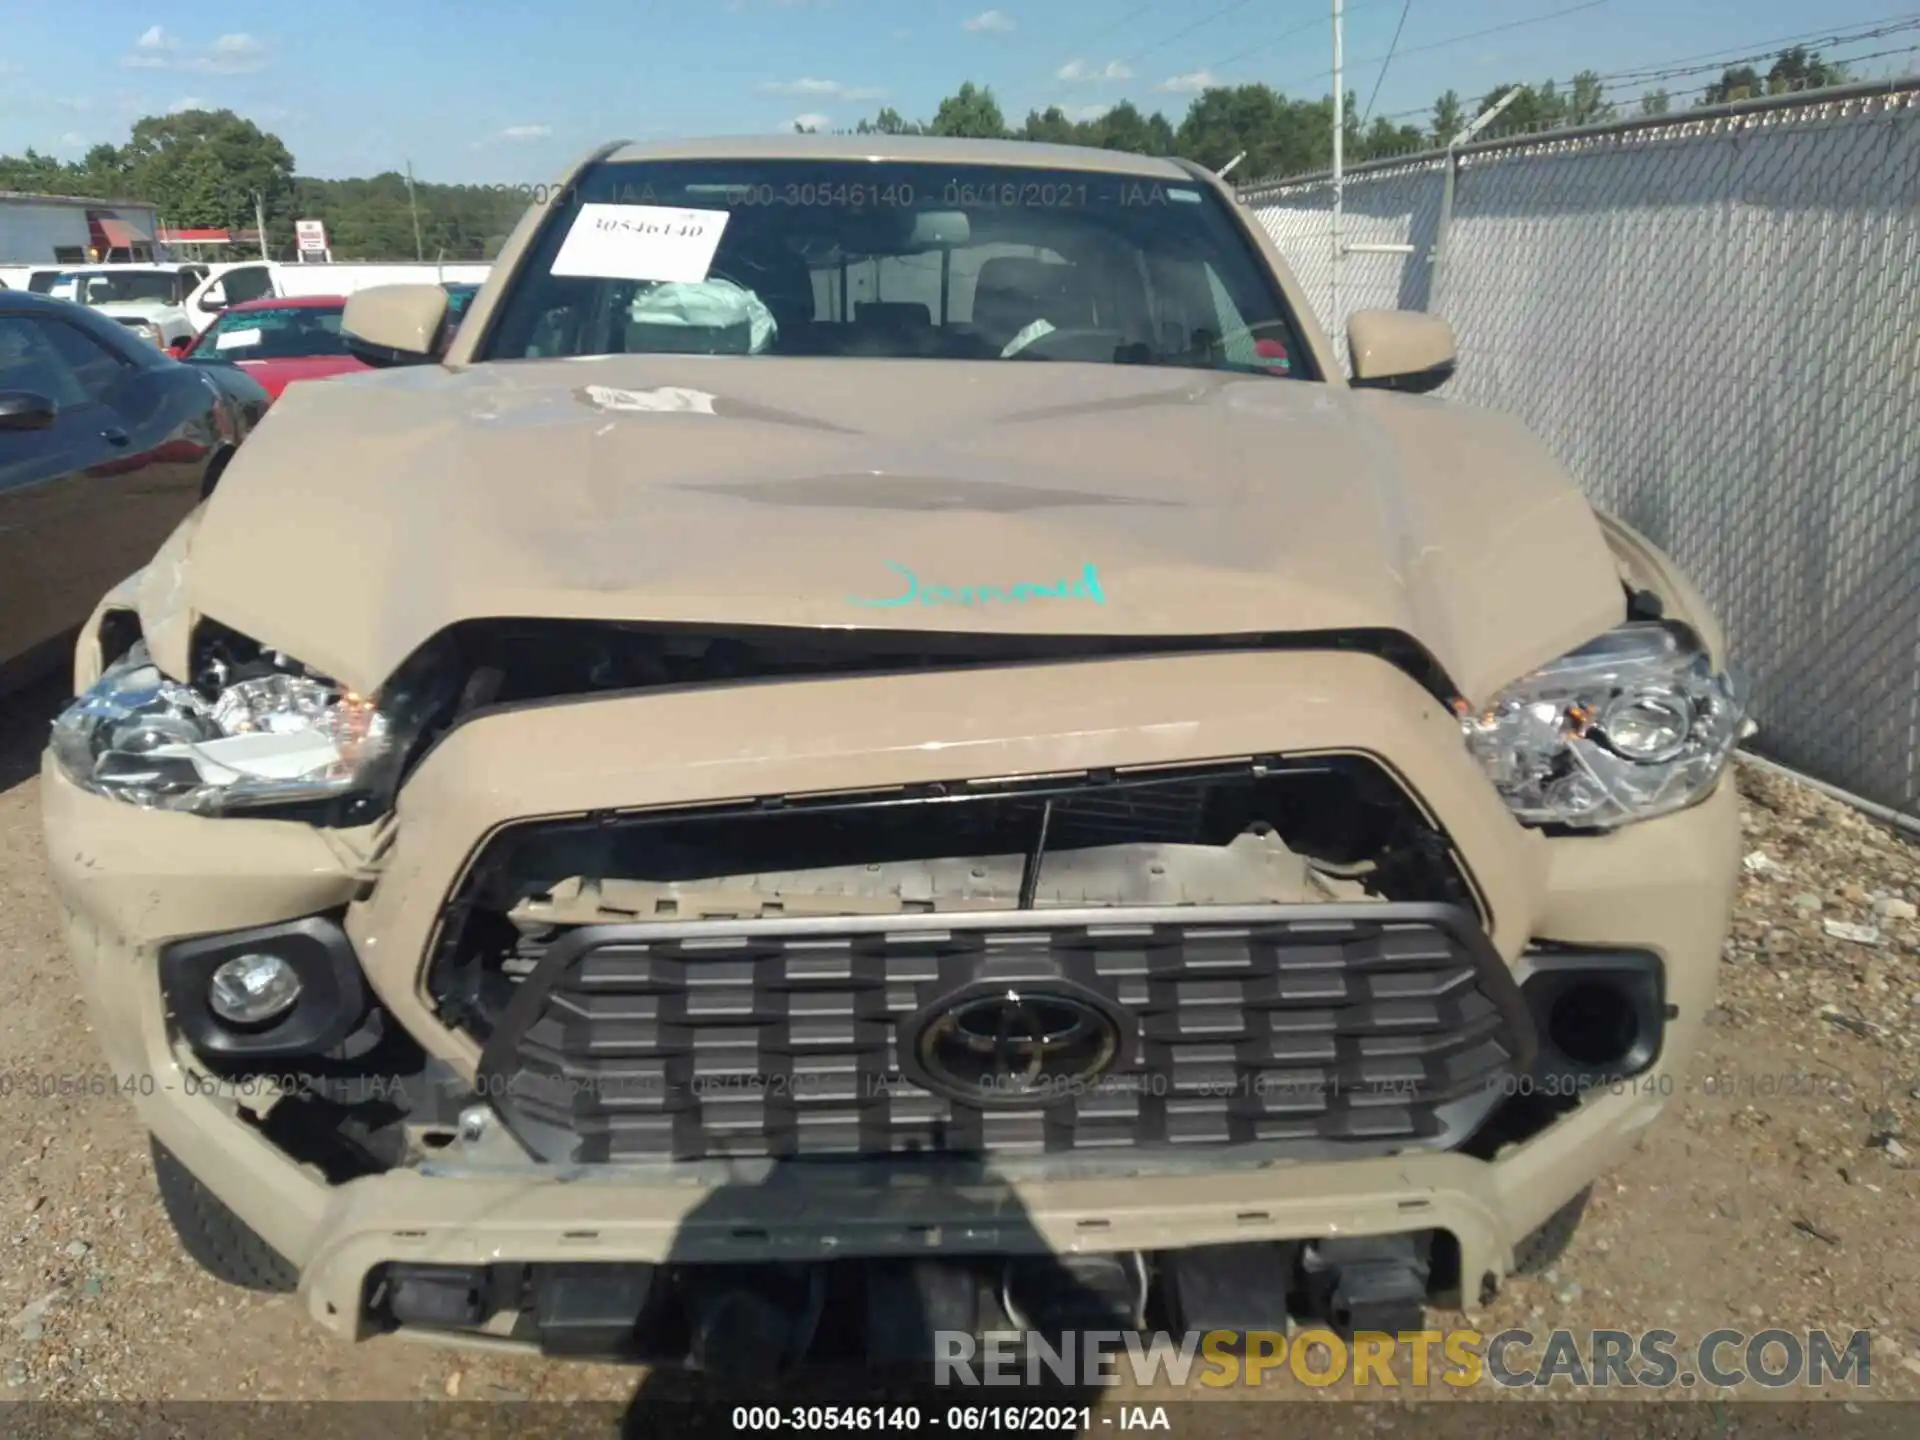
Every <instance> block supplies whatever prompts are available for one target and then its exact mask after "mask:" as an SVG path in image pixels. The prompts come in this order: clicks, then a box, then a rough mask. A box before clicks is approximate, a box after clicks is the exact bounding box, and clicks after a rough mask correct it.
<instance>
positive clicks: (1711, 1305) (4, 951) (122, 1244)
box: [0, 687, 1920, 1433]
mask: <svg viewBox="0 0 1920 1440" xmlns="http://www.w3.org/2000/svg"><path fill="white" fill-rule="evenodd" d="M54 688H57V687H54ZM54 703H56V697H55V695H54V694H53V691H52V690H50V689H49V688H47V687H41V688H40V689H39V690H36V691H35V692H33V693H30V694H29V695H27V696H25V697H21V696H14V697H10V698H7V699H0V1074H13V1075H16V1076H20V1075H29V1074H47V1073H62V1072H70V1071H85V1070H86V1069H88V1068H90V1067H91V1066H92V1065H93V1063H94V1055H93V1044H92V1040H91V1037H90V1036H89V1034H88V1031H87V1021H86V1017H85V1014H84V1013H83V1011H82V1007H81V1003H80V998H79V995H78V991H77V986H76V984H75V982H74V979H73V977H72V973H71V971H70V968H69V964H68V961H67V959H66V956H65V954H64V952H63V950H62V948H61V945H60V943H59V941H58V937H57V933H56V924H55V908H54V903H53V901H52V899H51V897H50V895H49V891H48V887H47V882H46V878H45V870H44V865H43V858H42V854H41V846H40V833H39V814H38V803H37V790H38V784H39V782H38V779H37V778H36V774H35V767H36V763H37V752H38V749H39V746H40V744H41V741H42V739H43V737H44V733H45V729H44V727H45V724H46V720H47V718H48V716H49V714H50V713H51V709H52V706H53V705H54ZM1741 784H1742V790H1743V794H1744V796H1745V799H1746V807H1745V811H1746V819H1745V824H1746V827H1747V840H1746V846H1745V848H1746V849H1747V851H1748V852H1750V853H1749V854H1748V859H1747V873H1746V875H1745V878H1744V880H1743V882H1742V888H1743V903H1742V905H1741V909H1740V913H1739V917H1738V921H1737V924H1736V928H1735V933H1734V936H1733V938H1732V940H1731V941H1730V942H1729V944H1728V947H1727V950H1726V954H1725V957H1724V963H1723V965H1722V969H1721V978H1722V982H1723V983H1722V992H1721V997H1720V1003H1719V1006H1718V1008H1717V1009H1716V1010H1715V1011H1714V1013H1713V1015H1712V1017H1711V1022H1712V1023H1711V1027H1710V1029H1709V1031H1708V1035H1709V1040H1708V1045H1707V1049H1706V1053H1705V1054H1704V1055H1703V1056H1702V1057H1700V1059H1699V1061H1698V1063H1697V1065H1696V1067H1695V1074H1694V1076H1693V1078H1692V1080H1691V1082H1690V1083H1689V1085H1688V1087H1687V1090H1686V1093H1685V1094H1684V1096H1683V1097H1681V1098H1680V1099H1679V1100H1677V1102H1676V1104H1675V1105H1674V1107H1673V1108H1672V1109H1671V1110H1670V1111H1669V1112H1668V1113H1667V1115H1666V1116H1664V1117H1663V1118H1662V1120H1661V1122H1660V1123H1659V1124H1658V1126H1657V1127H1656V1128H1655V1131H1654V1133H1653V1134H1652V1136H1651V1138H1650V1139H1649V1141H1648V1142H1647V1144H1646V1146H1645V1148H1644V1149H1643V1150H1642V1151H1641V1152H1640V1153H1639V1154H1638V1155H1637V1156H1636V1157H1635V1158H1634V1159H1633V1160H1632V1161H1631V1162H1630V1163H1628V1164H1626V1165H1624V1166H1622V1167H1621V1168H1619V1169H1618V1170H1617V1171H1615V1172H1614V1173H1612V1174H1609V1175H1607V1176H1606V1177H1604V1179H1603V1180H1602V1182H1601V1183H1600V1185H1599V1186H1598V1187H1597V1189H1596V1193H1595V1200H1594V1204H1593V1206H1592V1208H1591V1209H1590V1211H1589V1213H1588V1216H1587V1219H1586V1222H1585V1224H1584V1225H1583V1227H1582V1228H1581V1230H1580V1232H1579V1234H1578V1236H1577V1238H1576V1239H1575V1241H1574V1243H1573V1246H1572V1248H1571V1249H1570V1251H1569V1252H1568V1254H1567V1255H1566V1256H1565V1257H1564V1258H1563V1260H1562V1262H1561V1263H1560V1264H1559V1265H1558V1267H1557V1268H1556V1269H1555V1270H1554V1271H1552V1272H1551V1273H1549V1274H1547V1275H1545V1276H1542V1277H1537V1278H1533V1279H1524V1280H1515V1281H1512V1282H1510V1283H1509V1285H1508V1286H1507V1288H1506V1289H1505V1290H1504V1291H1503V1293H1502V1294H1501V1295H1500V1296H1499V1297H1498V1299H1497V1300H1496V1301H1495V1302H1494V1303H1493V1304H1492V1305H1490V1306H1489V1307H1487V1308H1486V1309H1485V1310H1484V1311H1481V1312H1478V1313H1475V1314H1474V1315H1472V1316H1471V1317H1469V1318H1470V1319H1471V1321H1472V1323H1474V1324H1475V1325H1476V1326H1477V1327H1478V1328H1480V1329H1481V1330H1482V1331H1483V1332H1491V1331H1493V1330H1497V1329H1501V1328H1505V1327H1507V1326H1531V1327H1533V1328H1535V1329H1536V1330H1538V1329H1544V1328H1547V1326H1549V1325H1552V1324H1560V1325H1565V1326H1568V1327H1572V1328H1574V1329H1576V1330H1585V1329H1588V1328H1599V1327H1610V1328H1618V1329H1622V1330H1628V1331H1634V1332H1639V1331H1644V1330H1648V1329H1658V1328H1665V1329H1669V1330H1672V1331H1675V1332H1677V1334H1678V1335H1679V1336H1680V1337H1681V1339H1682V1341H1683V1342H1685V1341H1689V1340H1697V1339H1698V1338H1699V1337H1701V1336H1703V1335H1704V1334H1706V1333H1707V1332H1709V1331H1712V1330H1715V1329H1718V1328H1721V1327H1733V1328H1739V1329H1743V1330H1746V1331H1758V1330H1762V1329H1765V1328H1768V1327H1769V1326H1779V1327H1783V1328H1786V1329H1790V1330H1795V1331H1804V1330H1806V1329H1809V1328H1819V1327H1825V1328H1827V1329H1829V1330H1833V1331H1838V1332H1842V1333H1843V1334H1844V1333H1845V1332H1850V1331H1852V1330H1855V1329H1871V1330H1872V1331H1873V1333H1874V1336H1875V1339H1874V1347H1873V1365H1872V1382H1873V1383H1872V1385H1871V1387H1870V1389H1868V1390H1866V1391H1860V1390H1857V1389H1854V1388H1853V1387H1852V1386H1830V1387H1829V1389H1828V1392H1827V1393H1828V1395H1829V1396H1831V1398H1832V1401H1833V1403H1832V1405H1831V1413H1833V1414H1834V1417H1835V1418H1836V1419H1838V1418H1839V1415H1840V1414H1841V1413H1844V1412H1853V1411H1854V1410H1855V1408H1856V1405H1857V1402H1860V1401H1872V1400H1879V1399H1916V1398H1920V1225H1916V1223H1915V1221H1916V1217H1917V1216H1920V1206H1917V1205H1916V1200H1920V1172H1916V1169H1915V1163H1916V1162H1915V1154H1916V1153H1917V1152H1920V987H1916V985H1915V980H1914V977H1915V971H1916V963H1917V960H1916V957H1917V956H1920V922H1917V921H1916V920H1915V919H1914V918H1913V916H1914V910H1913V906H1912V904H1911V903H1909V902H1912V901H1920V847H1915V846H1913V845H1910V844H1906V843H1903V842H1901V841H1900V840H1898V839H1896V838H1894V837H1893V836H1892V835H1891V834H1890V833H1889V832H1887V831H1886V830H1884V829H1883V828H1881V827H1879V826H1877V825H1874V824H1872V823H1870V822H1868V821H1866V820H1864V819H1862V818H1861V817H1860V816H1858V815H1857V814H1855V813H1854V812H1852V811H1850V810H1847V809H1845V808H1843V807H1841V806H1839V805H1836V804H1834V803H1832V802H1830V801H1828V800H1826V799H1824V798H1823V797H1821V796H1819V795H1817V794H1815V793H1814V792H1812V791H1810V790H1808V789H1806V788H1805V787H1802V786H1799V785H1797V784H1793V783H1791V782H1786V781H1782V780H1780V779H1777V778H1774V777H1772V776H1771V775H1768V774H1766V773H1763V772H1757V771H1754V770H1751V769H1743V772H1742V781H1741ZM0 1157H4V1159H3V1160H0V1322H5V1323H4V1324H0V1371H4V1386H3V1387H0V1401H6V1400H26V1399H36V1398H37V1399H49V1400H65V1401H102V1402H105V1401H115V1400H158V1399H171V1400H199V1399H207V1400H213V1399H239V1398H258V1399H269V1398H270V1399H287V1400H291V1399H319V1398H334V1399H338V1398H360V1399H382V1400H395V1401H398V1400H415V1401H429V1400H431V1401H445V1400H447V1399H449V1398H453V1399H459V1400H489V1399H492V1400H515V1401H543V1400H602V1401H609V1402H625V1401H626V1400H627V1399H628V1398H629V1397H631V1396H632V1395H633V1394H634V1390H635V1385H636V1382H637V1381H638V1379H639V1375H638V1372H635V1371H632V1370H624V1369H618V1368H613V1367H605V1366H593V1365H581V1364H553V1363H544V1362H536V1361H523V1360H518V1359H502V1358H498V1357H495V1356H484V1355H472V1354H454V1353H448V1352H444V1351H439V1350H433V1349H428V1348H425V1347H421V1346H417V1345H413V1344H409V1343H405V1342H399V1341H376V1342H372V1343H368V1344H365V1345H361V1346H358V1347H349V1346H345V1345H342V1344H340V1343H338V1342H335V1341H333V1340H330V1339H328V1338H326V1337H324V1336H323V1335H321V1334H320V1333H319V1332H318V1331H316V1330H315V1329H313V1328H311V1327H310V1326H309V1324H308V1323H307V1321H306V1319H305V1317H304V1315H303V1313H302V1312H301V1310H300V1309H299V1307H298V1305H297V1304H296V1302H295V1301H293V1300H292V1299H290V1298H271V1299H269V1298H260V1297H256V1296H252V1295H248V1294H245V1293H243V1292H240V1291H236V1290H231V1289H228V1288H225V1287H223V1286H221V1285H219V1284H217V1283H216V1282H214V1281H212V1280H210V1279H208V1278H207V1277H205V1276H204V1275H202V1274H201V1273H200V1271H199V1270H197V1269H196V1268H195V1266H194V1265H193V1264H192V1262H191V1261H189V1260H188V1259H187V1257H186V1256H185V1255H184V1254H183V1253H182V1252H181V1250H180V1249H179V1247H178V1245H177V1244H176V1243H175V1241H174V1238H173V1235H172V1232H171V1231H170V1230H169V1228H168V1225H167V1222H166V1220H165V1219H164V1218H163V1216H162V1214H161V1211H160V1208H159V1205H158V1202H157V1200H156V1198H155V1194H154V1188H153V1177H152V1174H151V1170H150V1167H149V1163H148V1158H147V1147H146V1144H145V1139H144V1136H143V1135H142V1134H141V1132H140V1130H139V1127H138V1126H137V1125H136V1124H135V1121H134V1117H133V1113H132V1110H131V1108H130V1107H129V1106H128V1104H127V1103H126V1102H125V1101H124V1100H123V1099H120V1098H118V1097H114V1096H111V1095H108V1096H100V1097H92V1096H85V1095H80V1096H73V1097H70V1098H66V1099H58V1100H39V1099H29V1098H26V1097H24V1096H23V1095H22V1094H21V1093H20V1090H19V1088H18V1087H17V1086H16V1087H15V1089H14V1092H13V1094H12V1095H11V1096H10V1097H7V1098H5V1099H4V1100H0ZM1436 1318H1437V1320H1438V1323H1441V1324H1447V1323H1459V1320H1460V1317H1457V1316H1442V1317H1436ZM1342 1388H1343V1387H1337V1386H1336V1387H1332V1388H1331V1389H1326V1390H1314V1391H1306V1390H1303V1389H1302V1388H1301V1387H1299V1386H1298V1385H1297V1384H1296V1383H1295V1382H1293V1381H1291V1380H1285V1381H1280V1382H1276V1384H1275V1386H1274V1387H1273V1393H1275V1394H1291V1395H1294V1396H1296V1397H1299V1396H1302V1395H1310V1396H1313V1397H1317V1398H1333V1397H1335V1396H1337V1395H1338V1394H1340V1393H1342ZM1486 1393H1488V1392H1487V1391H1486V1390H1476V1391H1475V1392H1474V1394H1475V1395H1476V1396H1479V1395H1482V1394H1486ZM1616 1393H1617V1392H1616ZM1668 1393H1670V1394H1673V1395H1681V1394H1684V1395H1687V1396H1690V1397H1698V1396H1703V1395H1706V1394H1711V1392H1703V1391H1701V1390H1697V1389H1695V1390H1686V1391H1678V1390H1676V1391H1672V1392H1668ZM1807 1395H1808V1392H1806V1391H1804V1390H1801V1391H1786V1392H1758V1393H1756V1392H1754V1391H1752V1390H1749V1389H1742V1390H1741V1391H1740V1392H1739V1395H1738V1398H1741V1399H1746V1398H1760V1399H1766V1398H1807ZM711 1398H717V1399H719V1400H722V1401H724V1402H725V1403H729V1404H730V1403H731V1399H729V1398H728V1397H711ZM1443 1398H1449V1399H1452V1398H1459V1395H1458V1392H1451V1393H1445V1394H1444V1395H1443ZM463 1408H471V1407H463ZM1553 1408H1554V1409H1555V1410H1556V1411H1562V1410H1564V1407H1560V1406H1555V1407H1553ZM1694 1408H1695V1409H1696V1410H1700V1409H1703V1408H1705V1407H1694ZM1861 1408H1862V1409H1870V1408H1871V1407H1870V1406H1869V1407H1861ZM1542 1418H1543V1419H1544V1418H1546V1417H1542ZM5 1428H7V1427H6V1426H4V1425H0V1429H5ZM1384 1428H1385V1429H1394V1431H1395V1433H1399V1431H1398V1429H1397V1427H1384ZM1502 1428H1504V1427H1502ZM1556 1429H1557V1427H1556ZM663 1433H665V1432H663ZM1248 1433H1259V1427H1255V1428H1254V1429H1252V1430H1249V1431H1248ZM1477 1433H1487V1432H1485V1431H1480V1432H1477ZM1542 1433H1543V1432H1542ZM1565 1433H1571V1432H1570V1431H1569V1432H1565ZM1663 1433H1664V1432H1663ZM1672 1433H1682V1432H1680V1431H1678V1430H1676V1431H1674V1432H1672ZM1685 1433H1692V1432H1691V1431H1688V1432H1685ZM1703 1433H1704V1432H1703ZM1715 1433H1719V1432H1717V1431H1716V1432H1715Z"/></svg>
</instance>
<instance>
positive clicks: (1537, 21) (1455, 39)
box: [1281, 0, 1607, 89]
mask: <svg viewBox="0 0 1920 1440" xmlns="http://www.w3.org/2000/svg"><path fill="white" fill-rule="evenodd" d="M1606 3H1607V0H1581V3H1580V4H1578V5H1569V6H1568V7H1567V8H1566V9H1564V10H1554V11H1550V12H1548V13H1547V14H1545V15H1534V16H1530V17H1529V18H1527V19H1525V20H1509V21H1507V23H1506V24H1504V25H1489V26H1488V27H1487V28H1486V29H1484V30H1470V31H1468V32H1467V33H1466V34H1464V35H1453V36H1449V37H1448V38H1447V39H1445V40H1435V41H1434V42H1432V43H1431V44H1428V45H1416V46H1414V47H1413V48H1412V49H1411V50H1402V51H1401V52H1400V53H1401V54H1402V55H1424V54H1426V53H1427V52H1428V51H1430V50H1444V49H1446V48H1447V47H1448V46H1450V45H1464V44H1465V43H1466V42H1467V41H1469V40H1479V39H1481V38H1483V37H1484V36H1487V35H1499V34H1503V33H1504V32H1506V31H1508V30H1519V29H1522V28H1524V27H1525V26H1528V25H1544V24H1546V22H1547V21H1549V20H1560V19H1564V18H1565V17H1566V16H1568V15H1577V14H1579V13H1580V12H1581V11H1582V10H1593V9H1597V8H1598V7H1600V6H1602V5H1605V4H1606ZM1387 58H1390V57H1388V56H1381V55H1372V56H1369V57H1368V58H1367V59H1365V60H1361V61H1358V62H1356V63H1358V64H1361V65H1371V64H1372V63H1373V62H1374V61H1375V60H1384V59H1387ZM1327 73H1328V72H1327V71H1325V70H1315V71H1313V72H1312V73H1311V74H1307V75H1303V76H1301V77H1300V78H1299V79H1298V80H1292V81H1289V82H1287V84H1286V85H1285V86H1282V87H1281V88H1282V89H1291V88H1294V87H1297V86H1300V85H1305V84H1308V83H1310V82H1311V81H1315V80H1318V79H1319V78H1320V77H1321V76H1322V75H1325V74H1327Z"/></svg>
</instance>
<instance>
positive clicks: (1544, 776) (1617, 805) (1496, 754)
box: [1460, 621, 1746, 830]
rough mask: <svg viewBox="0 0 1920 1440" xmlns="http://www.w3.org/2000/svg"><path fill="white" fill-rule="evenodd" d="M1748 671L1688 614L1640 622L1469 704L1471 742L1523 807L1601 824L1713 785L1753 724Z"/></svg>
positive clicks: (1684, 801)
mask: <svg viewBox="0 0 1920 1440" xmlns="http://www.w3.org/2000/svg"><path fill="white" fill-rule="evenodd" d="M1745 719H1746V709H1745V697H1744V695H1743V694H1742V689H1741V686H1740V684H1739V682H1738V680H1737V679H1736V678H1735V677H1734V676H1733V675H1732V674H1730V673H1729V672H1728V671H1726V670H1723V669H1719V668H1716V667H1715V666H1714V664H1713V662H1712V660H1711V659H1710V658H1709V657H1708V655H1707V654H1706V652H1705V651H1704V650H1703V649H1702V648H1701V646H1700V643H1699V640H1698V638H1697V637H1696V636H1695V635H1694V633H1693V632H1692V631H1691V630H1690V629H1688V628H1687V627H1686V626H1683V625H1676V624H1671V623H1669V622H1666V621H1635V622H1632V623H1629V624H1626V625H1622V626H1620V627H1618V628H1617V629H1614V630H1609V631H1608V632H1607V633H1606V634H1604V635H1602V636H1600V637H1599V638H1598V639H1597V640H1594V641H1591V642H1590V643H1588V644H1586V645H1583V646H1581V647H1580V648H1579V649H1578V650H1575V651H1573V652H1572V653H1570V654H1568V655H1564V656H1562V657H1561V658H1560V659H1558V660H1555V661H1554V662H1552V663H1551V664H1549V665H1545V666H1542V667H1541V668H1540V669H1538V670H1536V671H1534V672H1533V673H1532V674H1531V675H1528V676H1526V677H1525V678H1523V679H1521V680H1518V681H1516V682H1515V683H1514V684H1512V685H1509V686H1508V687H1507V688H1506V689H1504V690H1502V691H1501V692H1500V693H1499V694H1498V695H1496V696H1495V697H1494V698H1493V700H1492V702H1491V703H1490V704H1488V705H1487V706H1486V708H1485V709H1484V710H1482V711H1479V712H1477V713H1476V712H1473V711H1471V710H1466V709H1464V708H1463V710H1462V713H1461V716H1460V725H1461V729H1462V730H1463V731H1464V732H1465V734H1466V740H1467V748H1468V749H1469V750H1471V751H1472V753H1473V755H1474V758H1475V759H1477V760H1478V761H1479V762H1480V764H1481V765H1482V766H1483V767H1484V768H1485V770H1486V772H1487V777H1488V778H1489V779H1490V780H1492V782H1493V785H1494V788H1495V789H1497V790H1498V791H1499V792H1500V794H1501V797H1502V798H1503V799H1505V800H1506V802H1507V805H1508V807H1509V808H1510V809H1511V810H1512V811H1513V813H1514V815H1515V817H1516V818H1518V819H1519V820H1521V821H1522V822H1524V823H1526V824H1529V825H1560V826H1565V827H1568V828H1570V829H1581V830H1603V829H1609V828H1612V827H1614V826H1618V825H1622V824H1625V823H1627V822H1629V821H1633V820H1646V819H1650V818H1652V817H1653V816H1656V815H1665V814H1667V813H1669V812H1671V811H1674V810H1681V809H1684V808H1685V807H1687V806H1689V805H1691V804H1693V803H1694V802H1695V801H1697V800H1699V799H1701V798H1702V797H1704V796H1705V795H1706V794H1707V793H1708V792H1709V791H1711V790H1712V789H1713V786H1714V784H1715V782H1716V781H1718V780H1719V778H1720V773H1721V771H1722V770H1724V769H1725V768H1726V764H1727V759H1728V757H1729V756H1730V755H1731V754H1732V753H1733V748H1734V746H1735V745H1736V744H1737V743H1738V742H1739V740H1740V739H1741V737H1742V733H1743V725H1744V722H1745Z"/></svg>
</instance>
